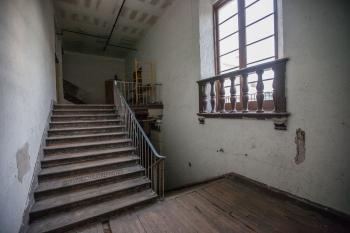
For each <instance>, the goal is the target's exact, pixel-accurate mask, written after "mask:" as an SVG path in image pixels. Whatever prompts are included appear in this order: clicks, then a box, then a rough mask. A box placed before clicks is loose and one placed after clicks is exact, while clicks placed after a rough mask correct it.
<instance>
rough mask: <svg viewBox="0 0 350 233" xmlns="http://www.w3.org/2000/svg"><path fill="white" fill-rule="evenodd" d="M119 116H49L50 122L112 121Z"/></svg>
mask: <svg viewBox="0 0 350 233" xmlns="http://www.w3.org/2000/svg"><path fill="white" fill-rule="evenodd" d="M118 117H119V116H118V115H117V114H113V115H109V116H99V115H95V116H66V117H57V116H51V121H60V122H64V121H79V120H92V121H93V120H112V119H117V118H118Z"/></svg>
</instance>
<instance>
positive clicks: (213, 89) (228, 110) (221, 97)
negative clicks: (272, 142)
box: [197, 58, 289, 129]
mask: <svg viewBox="0 0 350 233" xmlns="http://www.w3.org/2000/svg"><path fill="white" fill-rule="evenodd" d="M287 61H288V59H287V58H283V59H278V60H274V61H271V62H267V63H264V64H259V65H256V66H251V67H248V68H244V69H240V70H236V71H232V72H230V73H225V74H221V75H217V76H214V77H211V78H206V79H202V80H199V81H197V83H198V89H199V112H198V116H201V117H208V118H257V119H268V118H280V119H281V118H286V117H287V116H288V115H289V113H288V112H287V105H286V93H285V78H286V75H285V74H286V63H287ZM267 70H272V71H273V74H274V75H273V81H272V89H273V90H272V99H273V101H270V102H272V103H271V104H270V105H272V108H271V109H270V110H269V111H265V110H264V105H266V106H267V105H269V104H267V101H265V92H264V80H263V74H264V72H265V71H267ZM251 74H256V75H257V83H256V94H254V96H255V98H256V101H249V100H250V99H252V98H251V95H252V94H250V92H249V86H248V76H249V75H251ZM228 79H229V80H230V81H231V86H230V93H229V101H228V100H227V99H228V98H227V95H228V94H227V93H226V91H225V85H224V82H225V80H228ZM236 79H240V87H241V90H240V92H241V95H240V96H239V97H240V98H239V99H240V100H241V101H240V103H239V105H238V104H237V94H236V93H237V90H236V85H237V84H236V85H235V80H236ZM226 87H227V86H226ZM228 102H229V103H228ZM249 102H251V103H254V104H251V103H249ZM225 103H226V104H225ZM237 106H239V108H237ZM249 106H254V107H255V108H254V109H251V108H249ZM267 109H268V107H267ZM278 122H279V123H278ZM278 122H277V123H275V128H276V129H285V123H283V122H282V123H281V121H278Z"/></svg>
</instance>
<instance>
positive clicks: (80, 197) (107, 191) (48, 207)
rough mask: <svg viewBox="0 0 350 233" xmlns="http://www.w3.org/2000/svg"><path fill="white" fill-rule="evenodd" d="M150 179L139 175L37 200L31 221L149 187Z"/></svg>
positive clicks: (31, 214) (32, 210)
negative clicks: (45, 215)
mask: <svg viewBox="0 0 350 233" xmlns="http://www.w3.org/2000/svg"><path fill="white" fill-rule="evenodd" d="M150 183H151V182H150V180H149V179H148V178H146V177H139V178H135V179H130V180H126V181H122V182H119V183H112V184H107V185H103V186H98V187H93V188H90V189H87V190H78V191H76V192H72V193H68V194H63V195H57V196H55V197H52V198H49V199H45V200H42V201H38V202H36V203H35V204H34V206H33V207H32V209H31V213H30V218H31V221H32V220H34V219H36V218H38V217H40V216H43V215H44V214H49V213H53V212H57V211H60V210H67V209H68V208H72V207H76V206H78V205H80V206H81V205H82V204H86V203H91V202H93V201H97V202H98V201H101V200H106V199H107V198H110V197H111V196H112V197H114V198H115V197H117V196H121V195H122V194H124V193H125V192H128V194H129V193H132V191H131V190H135V189H136V188H137V189H138V190H141V189H142V188H145V187H150V186H149V185H150Z"/></svg>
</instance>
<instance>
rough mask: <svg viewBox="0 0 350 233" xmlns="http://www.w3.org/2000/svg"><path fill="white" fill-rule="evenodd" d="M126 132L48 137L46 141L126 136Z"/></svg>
mask: <svg viewBox="0 0 350 233" xmlns="http://www.w3.org/2000/svg"><path fill="white" fill-rule="evenodd" d="M126 134H127V132H115V133H96V134H78V135H68V136H65V135H64V136H50V137H47V140H60V139H75V138H90V137H99V136H119V135H126Z"/></svg>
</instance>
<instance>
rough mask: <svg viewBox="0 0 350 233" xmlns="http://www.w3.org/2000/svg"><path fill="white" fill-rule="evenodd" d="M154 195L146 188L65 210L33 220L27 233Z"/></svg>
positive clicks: (78, 219)
mask: <svg viewBox="0 0 350 233" xmlns="http://www.w3.org/2000/svg"><path fill="white" fill-rule="evenodd" d="M156 197H157V195H156V193H154V192H153V191H152V190H151V189H148V190H145V191H142V192H138V193H136V194H133V195H130V196H127V197H123V198H117V199H113V200H109V201H105V202H101V203H98V204H94V205H89V206H86V207H82V208H79V209H75V210H72V211H67V212H64V213H61V214H57V215H54V216H52V217H49V218H46V219H43V220H41V221H36V222H33V223H32V225H31V227H30V229H29V233H33V232H35V233H41V232H48V231H52V230H54V229H58V228H62V227H64V226H69V225H72V224H74V223H77V222H82V221H87V220H89V219H93V218H96V217H98V216H101V215H105V214H109V213H113V212H116V211H118V210H120V209H123V208H126V207H128V206H133V205H135V204H139V203H143V202H145V201H150V200H153V199H155V198H156Z"/></svg>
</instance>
